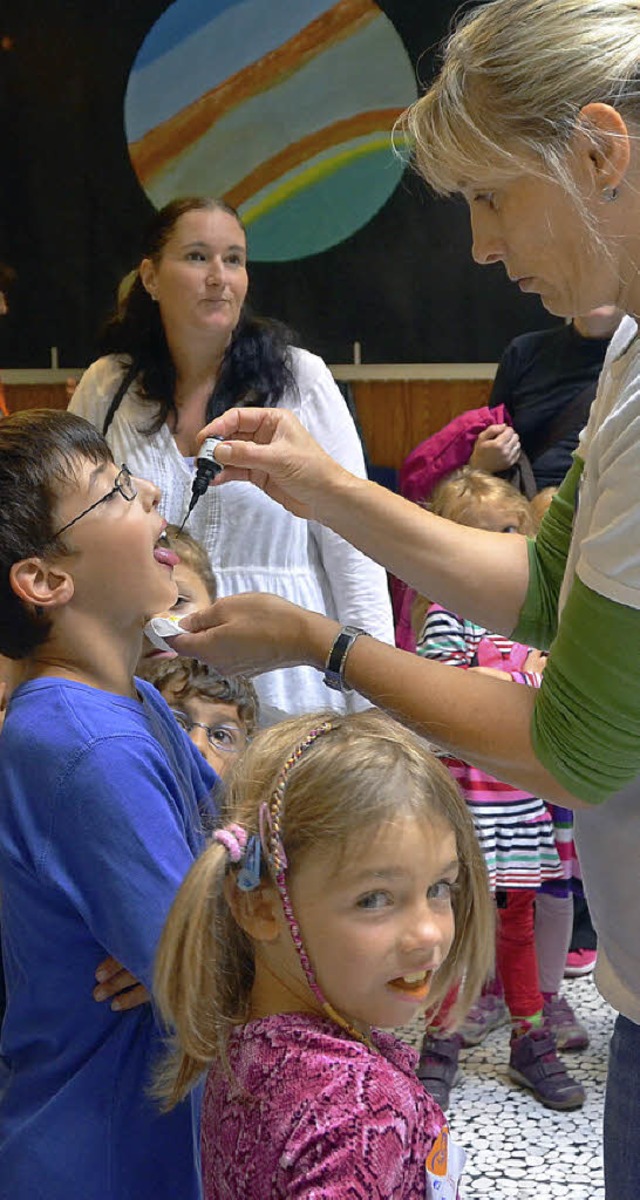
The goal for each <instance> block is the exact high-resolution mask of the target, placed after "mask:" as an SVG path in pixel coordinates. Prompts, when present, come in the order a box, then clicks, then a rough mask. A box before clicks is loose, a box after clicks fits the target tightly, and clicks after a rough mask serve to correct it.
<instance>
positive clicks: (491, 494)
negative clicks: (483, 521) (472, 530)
mask: <svg viewBox="0 0 640 1200" xmlns="http://www.w3.org/2000/svg"><path fill="white" fill-rule="evenodd" d="M485 504H486V505H491V506H494V505H495V506H496V507H502V508H504V509H505V510H508V511H509V514H510V515H513V516H514V517H515V518H516V520H517V522H518V533H523V534H525V535H526V536H533V534H535V532H536V525H535V522H534V519H533V516H532V513H531V505H530V504H529V501H528V500H527V498H526V496H523V495H522V492H519V491H518V489H517V488H515V487H514V486H513V484H512V483H509V482H508V481H507V480H506V479H501V478H500V477H499V476H498V475H490V474H489V472H488V471H480V470H478V469H477V468H475V467H461V468H460V470H458V471H452V472H451V474H450V475H447V477H446V479H443V480H442V481H441V482H440V483H438V484H436V486H435V488H434V489H433V492H432V493H431V496H430V498H429V501H428V503H426V504H425V505H424V507H425V508H428V509H429V511H430V512H433V513H435V514H436V516H438V517H446V518H447V520H448V521H455V522H456V524H457V525H471V526H475V525H476V524H477V523H478V518H479V516H480V515H481V513H482V507H483V505H485Z"/></svg>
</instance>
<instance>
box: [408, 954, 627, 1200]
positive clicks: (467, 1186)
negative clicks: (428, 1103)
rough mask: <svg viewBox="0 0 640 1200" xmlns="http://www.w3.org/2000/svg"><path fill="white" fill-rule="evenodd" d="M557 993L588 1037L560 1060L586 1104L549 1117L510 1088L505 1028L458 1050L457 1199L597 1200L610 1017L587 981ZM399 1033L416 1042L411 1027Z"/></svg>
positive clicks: (453, 1111)
mask: <svg viewBox="0 0 640 1200" xmlns="http://www.w3.org/2000/svg"><path fill="white" fill-rule="evenodd" d="M564 994H565V995H566V997H567V999H568V1001H569V1003H570V1004H571V1006H572V1008H573V1009H574V1010H575V1012H576V1014H577V1016H578V1017H579V1018H580V1020H581V1021H582V1023H583V1024H584V1025H585V1026H586V1028H587V1030H588V1031H589V1035H590V1038H591V1044H590V1046H589V1048H588V1050H584V1051H582V1052H581V1053H579V1054H570V1055H569V1054H567V1055H565V1061H566V1062H567V1065H568V1066H569V1068H570V1071H571V1074H572V1075H574V1076H575V1078H576V1079H579V1080H580V1082H581V1083H583V1084H584V1086H585V1088H586V1090H587V1101H586V1104H585V1105H584V1108H582V1109H580V1110H579V1111H578V1112H570V1113H559V1112H552V1111H550V1110H549V1109H546V1108H543V1107H542V1105H541V1104H538V1103H537V1101H536V1100H534V1099H533V1098H532V1096H531V1094H530V1093H529V1092H527V1091H525V1090H522V1089H520V1088H518V1087H517V1086H516V1085H515V1084H513V1083H511V1081H510V1080H509V1078H508V1075H507V1062H508V1057H509V1048H508V1041H509V1031H508V1027H505V1028H503V1029H497V1030H496V1031H495V1032H494V1033H492V1034H490V1035H489V1037H488V1038H487V1039H486V1041H485V1042H484V1043H483V1044H482V1045H481V1046H477V1047H475V1048H474V1049H473V1050H465V1051H463V1052H462V1055H461V1058H460V1064H461V1067H462V1071H463V1078H462V1081H461V1083H459V1084H457V1085H456V1087H455V1088H454V1090H453V1091H452V1093H451V1107H450V1110H449V1114H448V1115H449V1123H450V1127H451V1132H452V1135H453V1136H454V1137H455V1139H456V1141H458V1142H460V1143H461V1144H462V1145H463V1146H464V1147H465V1149H466V1151H467V1165H466V1168H465V1172H464V1176H463V1187H462V1192H461V1195H462V1200H561V1198H562V1200H604V1184H603V1179H602V1153H601V1151H602V1109H603V1102H604V1082H605V1075H606V1064H607V1048H608V1043H609V1038H610V1036H611V1030H612V1026H613V1021H614V1018H615V1014H614V1013H613V1011H612V1010H611V1009H610V1008H609V1006H608V1005H607V1004H605V1002H604V1000H603V999H602V998H601V996H600V995H599V994H598V992H597V991H596V989H595V986H594V983H593V979H592V977H591V976H588V977H587V978H586V979H570V980H565V983H564ZM404 1033H405V1036H406V1039H407V1041H410V1042H411V1044H412V1045H415V1046H417V1045H418V1044H419V1038H420V1036H421V1031H420V1029H419V1027H418V1026H416V1025H413V1026H410V1027H409V1028H408V1029H407V1030H405V1031H404Z"/></svg>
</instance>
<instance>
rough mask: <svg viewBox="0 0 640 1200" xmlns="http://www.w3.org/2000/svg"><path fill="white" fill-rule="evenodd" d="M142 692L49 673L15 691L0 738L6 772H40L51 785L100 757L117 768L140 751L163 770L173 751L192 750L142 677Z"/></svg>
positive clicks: (176, 754)
mask: <svg viewBox="0 0 640 1200" xmlns="http://www.w3.org/2000/svg"><path fill="white" fill-rule="evenodd" d="M136 686H137V689H138V692H139V695H140V699H133V698H130V697H128V696H119V695H116V694H114V693H113V692H107V691H102V690H101V689H99V688H94V687H90V686H88V685H86V684H82V683H76V682H74V681H72V680H67V679H62V678H54V677H42V678H39V679H34V680H30V681H29V682H28V683H25V684H22V685H21V686H20V687H18V688H17V689H16V691H15V692H14V694H13V696H12V698H11V702H10V704H9V708H8V711H7V716H6V719H5V724H4V728H3V731H2V742H1V745H0V771H1V770H2V768H3V766H4V767H5V768H6V769H9V768H11V769H12V770H15V769H16V767H17V766H18V765H20V769H21V773H22V774H24V773H25V772H26V773H27V774H29V773H30V772H31V771H35V773H36V774H37V777H38V778H39V780H40V781H41V782H42V783H45V781H46V782H48V784H49V785H51V784H52V783H53V782H54V780H58V781H59V780H61V779H62V777H63V774H68V773H70V772H72V771H73V769H74V767H78V768H80V767H81V766H82V765H83V762H88V761H90V760H91V759H92V758H97V757H99V758H100V760H101V761H102V762H103V763H105V764H108V765H110V766H111V767H112V769H113V770H114V771H117V770H118V768H119V765H120V764H121V763H122V764H123V765H125V764H126V763H127V762H130V761H131V760H132V759H133V758H137V759H139V760H141V761H144V762H146V763H148V764H149V766H148V769H149V770H150V771H153V770H157V769H158V768H159V766H160V765H161V764H162V763H163V762H164V763H166V760H167V757H170V758H171V759H173V760H175V759H178V760H182V759H185V757H186V752H185V747H184V740H183V738H182V734H181V731H180V730H179V729H178V728H177V726H176V725H175V722H174V721H173V718H172V717H171V714H170V712H169V710H168V708H167V706H166V704H165V702H164V700H163V699H162V697H161V696H160V695H159V694H158V693H157V692H156V690H155V688H152V687H151V686H150V685H149V684H146V683H144V682H143V681H142V680H136Z"/></svg>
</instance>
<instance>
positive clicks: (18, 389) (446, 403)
mask: <svg viewBox="0 0 640 1200" xmlns="http://www.w3.org/2000/svg"><path fill="white" fill-rule="evenodd" d="M495 369H496V368H495V364H494V363H394V364H389V365H385V364H372V365H363V366H351V365H347V366H344V365H336V366H332V368H331V370H332V371H333V374H334V376H335V378H336V379H338V380H340V381H344V382H345V383H348V384H349V385H350V387H351V388H352V390H353V396H354V400H355V404H356V409H357V412H358V418H359V421H360V426H361V429H362V434H363V437H364V441H365V445H366V446H367V451H368V454H369V459H370V461H371V463H372V464H373V465H374V466H381V467H394V468H397V467H399V466H400V464H401V463H402V461H403V459H404V458H406V456H407V454H408V453H409V451H410V450H412V449H413V447H414V446H417V445H418V443H419V442H422V441H424V439H425V438H426V437H429V435H430V434H432V433H435V432H436V431H437V430H438V429H441V428H442V426H443V425H446V424H447V422H448V421H450V420H451V419H452V418H453V417H455V416H457V415H458V413H461V412H465V411H466V409H468V408H479V407H480V406H481V405H483V404H486V403H487V399H488V397H489V392H490V390H491V382H492V380H493V376H494V374H495ZM79 374H80V371H65V370H57V371H54V370H51V371H31V372H29V371H5V372H3V380H4V390H5V395H6V399H7V404H8V407H9V410H10V411H11V412H16V411H18V410H20V409H25V408H66V404H67V393H66V389H65V380H66V379H67V378H68V377H69V376H71V375H79Z"/></svg>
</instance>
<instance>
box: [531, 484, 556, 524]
mask: <svg viewBox="0 0 640 1200" xmlns="http://www.w3.org/2000/svg"><path fill="white" fill-rule="evenodd" d="M557 491H558V489H557V487H546V488H542V491H540V492H537V493H536V495H535V496H533V497H532V499H531V500H530V501H529V504H530V506H531V516H532V518H533V524H534V526H535V529H536V533H537V531H538V530H539V528H540V526H541V525H542V521H543V518H544V516H545V514H546V512H547V510H548V509H549V508H550V506H551V501H552V500H553V497H554V496H555V494H556V492H557Z"/></svg>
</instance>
